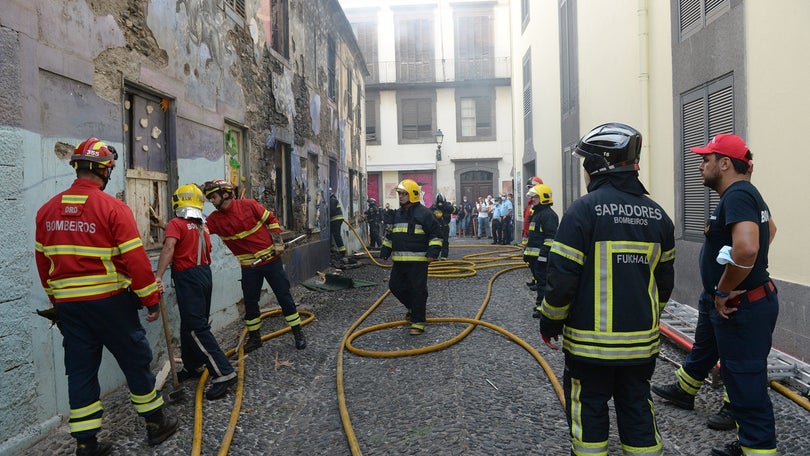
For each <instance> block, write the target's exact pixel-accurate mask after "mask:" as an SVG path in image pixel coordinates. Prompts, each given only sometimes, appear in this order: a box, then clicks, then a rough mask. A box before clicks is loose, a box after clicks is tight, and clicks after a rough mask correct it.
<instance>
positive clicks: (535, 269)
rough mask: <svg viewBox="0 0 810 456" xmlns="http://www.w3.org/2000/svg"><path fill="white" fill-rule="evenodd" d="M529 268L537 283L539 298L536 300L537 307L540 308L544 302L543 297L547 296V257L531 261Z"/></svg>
mask: <svg viewBox="0 0 810 456" xmlns="http://www.w3.org/2000/svg"><path fill="white" fill-rule="evenodd" d="M529 268H530V269H531V271H532V277H534V283H535V285H537V299H535V301H534V306H535V308H536V309H539V308H540V305H541V304H543V298H545V297H546V277H547V272H548V260H547V259H546V258H540V257H538V259H537V260H535V261H532V262H531V263H529Z"/></svg>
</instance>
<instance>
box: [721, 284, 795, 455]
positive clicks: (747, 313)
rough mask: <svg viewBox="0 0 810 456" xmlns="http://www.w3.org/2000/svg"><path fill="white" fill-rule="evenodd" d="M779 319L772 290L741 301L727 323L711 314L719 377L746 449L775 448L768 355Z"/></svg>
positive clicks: (741, 441) (775, 296)
mask: <svg viewBox="0 0 810 456" xmlns="http://www.w3.org/2000/svg"><path fill="white" fill-rule="evenodd" d="M778 315H779V301H778V299H777V293H776V291H775V290H774V291H770V290H769V291H768V293H767V294H766V296H765V297H764V298H762V299H760V300H758V301H754V302H748V300H747V299H746V298H745V297H743V298H742V299H741V301H740V305H739V307H738V310H737V311H736V312H734V313H733V314H731V315H730V316H729V318H728V319H724V318H722V317H720V315H719V314H718V313H717V312H714V313H713V314H711V323H712V326H713V327H714V332H715V335H716V337H717V348H718V351H719V353H720V364H721V365H722V366H723V368H722V369H721V370H720V375H721V377H722V378H723V384H724V385H725V387H726V391H727V392H728V397H729V400H731V405H732V413H733V414H734V419H735V421H737V426H738V429H737V434H738V436H739V439H740V444H741V445H742V446H744V447H747V448H753V449H760V450H770V449H775V448H776V429H775V424H774V416H773V404H772V403H771V399H770V396H768V354H769V353H770V350H771V344H772V342H773V340H772V336H773V330H774V328H775V327H776V319H777V317H778Z"/></svg>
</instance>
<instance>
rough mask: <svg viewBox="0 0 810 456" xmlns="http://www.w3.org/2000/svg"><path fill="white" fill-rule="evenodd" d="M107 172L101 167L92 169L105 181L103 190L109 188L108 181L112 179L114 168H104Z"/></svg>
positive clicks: (102, 185) (92, 171)
mask: <svg viewBox="0 0 810 456" xmlns="http://www.w3.org/2000/svg"><path fill="white" fill-rule="evenodd" d="M102 169H103V170H104V171H105V172H103V173H102V172H101V170H99V169H91V170H90V172H91V173H93V174H95V175H96V176H98V177H99V178H100V179H101V180H102V181H103V182H104V183H103V184H101V190H102V191H103V190H104V189H105V188H107V182H109V181H110V174H111V173H112V169H110V168H102Z"/></svg>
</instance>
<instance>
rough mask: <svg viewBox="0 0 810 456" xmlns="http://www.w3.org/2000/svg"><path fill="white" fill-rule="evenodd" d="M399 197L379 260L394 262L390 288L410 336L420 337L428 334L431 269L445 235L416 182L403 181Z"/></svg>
mask: <svg viewBox="0 0 810 456" xmlns="http://www.w3.org/2000/svg"><path fill="white" fill-rule="evenodd" d="M397 194H398V195H399V210H398V211H396V212H395V213H394V220H393V225H392V226H391V229H390V230H389V231H388V233H386V236H385V239H384V240H383V245H382V248H381V249H380V258H382V259H383V260H387V259H388V258H389V257H390V258H391V260H392V261H393V262H394V264H393V266H392V267H391V277H390V279H389V280H388V287H389V289H390V290H391V294H393V295H394V296H395V297H396V298H397V299H399V301H400V302H401V303H402V305H404V306H405V308H406V309H408V310H407V313H406V316H405V320H406V321H409V322H410V329H409V332H410V334H411V335H414V336H418V335H420V334H422V333H424V332H425V322H426V321H427V318H426V315H425V313H426V309H425V308H426V305H427V298H428V289H427V278H428V265H429V264H430V263H431V262H432V261H433V260H435V259H436V258H438V256H439V252H440V251H441V249H442V231H441V227H440V226H439V222H438V221H437V220H436V217H435V216H434V215H433V213H431V212H430V210H429V209H428V208H426V207H425V206H423V205H422V203H420V200H421V195H422V190H421V189H420V188H419V185H418V184H417V183H416V182H414V181H412V180H411V179H405V180H403V181H402V182H400V183H399V185H398V186H397Z"/></svg>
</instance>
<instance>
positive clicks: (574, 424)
mask: <svg viewBox="0 0 810 456" xmlns="http://www.w3.org/2000/svg"><path fill="white" fill-rule="evenodd" d="M581 395H582V384H581V383H580V382H579V379H578V378H574V377H571V393H570V396H569V397H568V402H569V403H570V404H571V440H572V441H578V440H582V434H583V433H584V430H583V428H582V399H581V398H580V396H581Z"/></svg>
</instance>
